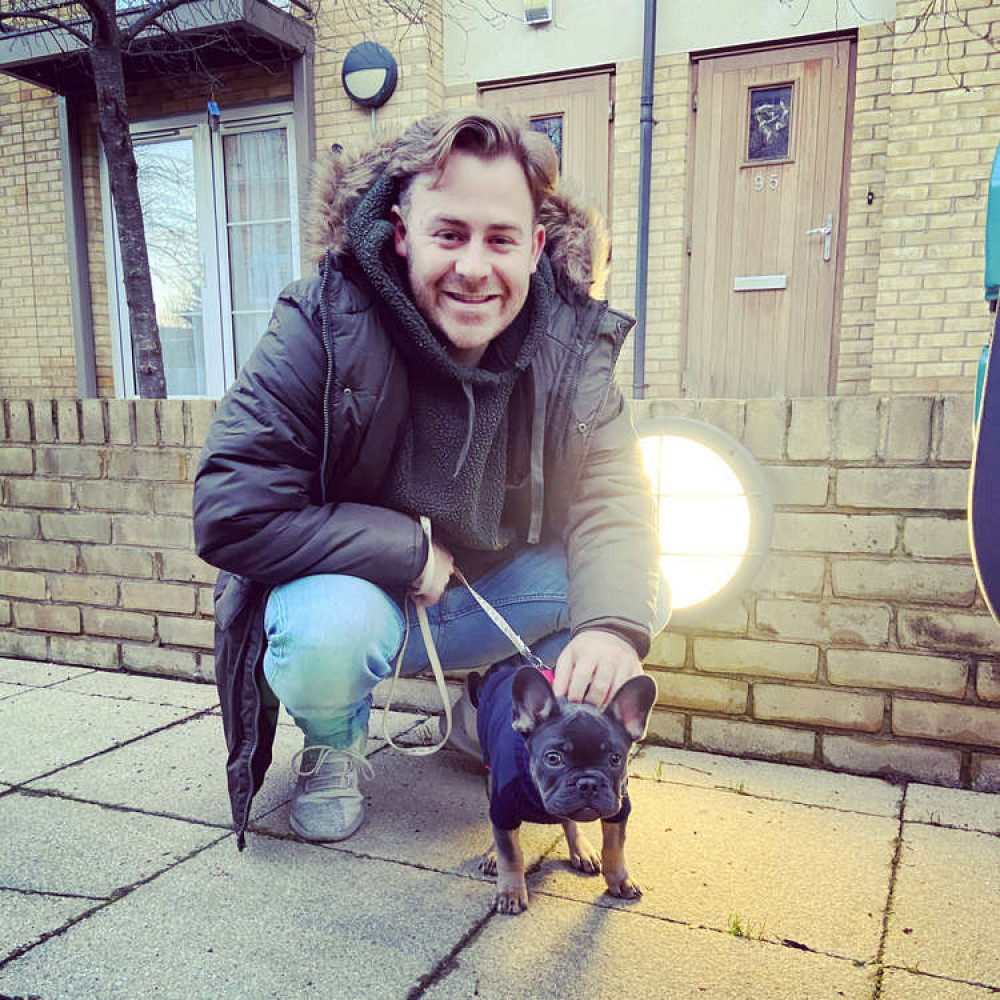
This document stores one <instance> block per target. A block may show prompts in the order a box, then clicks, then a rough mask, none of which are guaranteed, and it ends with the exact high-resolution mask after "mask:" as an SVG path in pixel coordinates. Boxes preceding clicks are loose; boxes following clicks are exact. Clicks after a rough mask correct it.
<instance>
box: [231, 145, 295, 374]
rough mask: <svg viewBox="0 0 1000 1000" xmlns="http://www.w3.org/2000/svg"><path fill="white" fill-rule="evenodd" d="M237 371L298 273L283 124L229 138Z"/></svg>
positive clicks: (233, 318)
mask: <svg viewBox="0 0 1000 1000" xmlns="http://www.w3.org/2000/svg"><path fill="white" fill-rule="evenodd" d="M223 160H224V169H225V184H226V208H227V214H228V233H229V271H230V283H231V288H232V320H233V339H234V345H233V346H234V351H235V357H236V367H237V370H238V369H239V368H240V367H242V365H243V363H244V362H245V361H246V360H247V358H248V357H249V356H250V353H251V351H252V350H253V348H254V346H255V345H256V343H257V340H258V339H259V338H260V335H261V334H262V333H263V332H264V330H265V328H266V326H267V321H268V318H269V317H270V314H271V308H272V307H273V305H274V300H275V299H276V298H277V296H278V293H279V292H280V291H281V289H282V288H284V286H285V285H287V284H288V282H289V281H291V280H292V278H293V277H294V274H295V270H294V259H293V258H294V255H293V252H292V217H291V196H290V188H289V166H288V139H287V132H286V131H285V129H283V128H276V129H266V130H264V131H259V132H242V133H234V134H231V135H226V136H224V137H223Z"/></svg>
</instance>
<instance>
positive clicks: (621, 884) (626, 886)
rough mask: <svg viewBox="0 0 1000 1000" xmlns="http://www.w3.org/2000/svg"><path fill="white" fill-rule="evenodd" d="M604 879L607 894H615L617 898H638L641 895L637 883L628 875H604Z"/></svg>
mask: <svg viewBox="0 0 1000 1000" xmlns="http://www.w3.org/2000/svg"><path fill="white" fill-rule="evenodd" d="M605 881H606V882H607V885H608V890H607V891H608V895H609V896H615V897H617V898H618V899H640V898H641V897H642V889H640V888H639V883H638V882H633V881H632V879H630V878H629V877H628V875H623V876H621V877H620V878H613V877H611V876H609V875H605Z"/></svg>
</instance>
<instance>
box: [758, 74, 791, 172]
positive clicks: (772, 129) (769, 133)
mask: <svg viewBox="0 0 1000 1000" xmlns="http://www.w3.org/2000/svg"><path fill="white" fill-rule="evenodd" d="M791 124H792V87H791V84H788V85H786V86H783V87H766V88H760V89H756V88H755V89H752V90H751V91H750V128H749V136H750V138H749V140H748V141H747V160H748V161H749V162H751V163H754V162H756V161H758V160H784V159H787V157H788V155H789V145H788V140H789V136H790V135H791Z"/></svg>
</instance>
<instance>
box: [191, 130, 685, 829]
mask: <svg viewBox="0 0 1000 1000" xmlns="http://www.w3.org/2000/svg"><path fill="white" fill-rule="evenodd" d="M556 181H557V163H556V156H555V152H554V150H553V148H552V146H551V144H550V143H549V141H548V139H546V138H544V137H542V136H540V135H538V134H537V133H535V132H533V131H532V130H531V129H530V128H529V127H528V125H527V123H524V122H519V121H517V120H514V119H512V118H509V117H507V116H505V115H497V114H494V113H491V112H485V111H474V112H454V113H441V114H436V115H432V116H430V117H428V118H425V119H422V120H421V121H418V122H417V123H416V124H414V125H413V126H411V128H410V129H408V130H407V132H406V133H405V134H404V135H403V136H402V137H401V138H400V139H398V140H396V141H394V142H389V143H385V144H383V145H382V146H380V147H377V148H376V149H374V150H372V151H371V152H369V153H368V154H366V155H364V156H362V157H361V158H359V159H358V160H356V161H354V162H352V163H345V162H344V161H343V160H340V159H335V160H334V161H333V162H332V163H331V166H330V169H329V171H328V173H327V174H326V176H324V177H322V178H320V179H319V182H318V184H317V199H316V201H317V204H316V205H315V206H314V216H315V220H314V221H315V224H316V228H317V233H316V238H315V242H316V243H317V246H318V247H319V248H321V251H322V262H321V265H320V275H319V277H315V278H310V279H305V280H302V281H299V282H295V283H293V284H292V285H290V286H289V287H288V288H287V289H285V291H284V292H283V293H282V294H281V296H280V297H279V300H278V303H277V305H276V307H275V310H274V314H273V316H272V319H271V323H270V325H269V327H268V330H267V332H266V334H265V335H264V336H263V338H262V339H261V341H260V344H259V345H258V347H257V349H256V351H255V352H254V354H253V356H252V357H251V358H250V360H249V361H248V363H247V365H246V366H245V368H244V370H243V371H242V373H241V374H240V376H239V378H238V379H237V381H236V382H235V383H234V385H233V386H232V388H231V389H230V391H229V392H228V394H227V395H226V397H225V398H224V399H223V400H222V402H221V403H220V405H219V408H218V411H217V413H216V416H215V419H214V421H213V423H212V426H211V428H210V430H209V434H208V438H207V440H206V443H205V449H204V453H203V456H202V461H201V466H200V468H199V471H198V476H197V480H196V483H195V499H194V516H195V535H196V540H197V546H198V552H199V554H200V555H201V556H202V557H203V558H204V559H206V560H207V561H209V562H210V563H212V564H214V565H216V566H218V567H219V568H220V569H222V570H223V571H224V572H223V573H221V574H220V577H219V582H218V585H217V588H216V608H215V616H216V674H217V680H218V684H219V690H220V695H221V701H222V709H223V717H224V722H225V726H226V736H227V742H228V745H229V750H230V753H229V767H228V776H229V786H230V795H231V798H232V805H233V816H234V819H235V822H236V826H237V830H238V832H239V843H240V846H241V847H242V846H243V839H244V831H245V828H246V824H247V820H248V817H249V809H250V802H251V799H252V797H253V795H254V793H255V792H256V790H257V789H258V788H259V787H260V783H261V781H262V780H263V776H264V772H265V770H266V768H267V766H268V764H269V762H270V756H271V744H272V741H273V734H274V725H275V717H276V712H277V704H276V701H275V699H277V701H280V702H281V703H282V704H284V706H285V707H286V709H287V710H288V711H289V713H290V714H291V715H292V717H293V718H294V719H295V721H296V723H297V724H298V726H299V727H300V728H301V729H302V731H303V734H304V737H305V744H304V749H303V752H302V754H301V756H300V757H298V758H297V759H298V761H299V764H298V769H299V779H298V781H297V784H296V788H295V792H294V794H293V799H292V807H291V817H290V822H291V825H292V828H293V829H294V830H295V831H296V832H297V833H298V834H299V835H300V836H301V837H303V838H305V839H307V840H313V841H332V840H342V839H344V838H346V837H348V836H350V835H351V834H352V833H353V832H354V831H355V830H356V829H357V828H358V826H359V825H360V824H361V822H362V820H363V816H364V799H363V796H362V795H361V792H360V790H359V787H358V772H359V770H361V771H364V770H365V769H366V767H367V765H366V764H365V761H364V756H363V755H364V749H365V745H366V741H367V731H368V715H369V710H370V705H371V691H372V688H373V687H374V686H375V684H377V683H378V681H380V680H382V679H383V678H385V677H386V676H388V675H389V673H390V672H391V670H392V666H393V662H394V660H395V659H396V657H397V656H398V655H399V653H400V649H401V648H402V647H403V645H404V636H405V635H406V633H407V632H408V628H409V625H410V624H411V623H412V622H413V616H414V607H413V605H414V604H421V605H423V606H424V607H425V608H427V609H428V611H429V616H430V621H431V627H432V631H433V632H434V635H435V639H436V644H437V647H438V652H439V654H440V657H441V660H442V662H443V663H444V664H445V666H446V668H448V669H473V668H477V667H485V666H488V665H489V664H491V663H494V662H497V661H500V660H503V659H506V658H509V657H511V656H512V654H513V652H514V651H513V650H512V649H511V647H510V643H509V642H508V640H507V639H505V638H504V636H503V635H502V633H501V632H500V631H499V630H498V629H497V628H496V626H495V625H494V624H493V623H492V622H491V621H490V620H489V619H488V618H487V617H486V615H485V614H484V613H483V612H482V611H481V610H480V609H479V607H478V605H476V604H475V603H474V600H473V598H472V597H471V595H470V594H469V593H468V591H467V590H466V589H465V588H464V587H460V586H455V585H452V586H449V581H450V580H451V577H452V571H453V568H454V567H456V566H457V567H459V568H461V569H462V570H463V572H464V573H465V574H466V576H467V577H468V578H469V579H470V580H471V581H473V582H474V583H475V586H476V589H477V590H478V591H479V592H480V593H481V594H482V595H483V596H484V597H485V598H486V599H487V600H488V601H490V602H491V603H492V604H493V605H494V606H495V607H497V608H498V610H499V611H500V612H501V613H502V614H503V615H504V617H505V618H506V619H507V620H508V621H509V622H510V624H511V625H512V627H513V628H514V630H515V631H516V632H518V633H519V634H520V635H521V636H522V638H523V639H524V640H525V641H526V642H527V643H528V644H529V645H531V646H532V647H533V649H534V651H535V652H536V653H538V655H540V656H541V657H542V658H543V659H545V660H546V662H549V663H553V662H554V663H555V680H554V687H555V690H556V693H557V694H564V695H567V696H568V697H569V698H570V699H572V700H577V701H582V700H584V699H586V700H587V701H590V702H592V703H594V704H596V705H602V704H604V703H606V702H607V700H608V699H609V698H610V696H611V695H612V694H613V692H614V691H615V690H616V689H617V687H618V686H619V685H620V684H622V683H623V682H624V681H625V680H627V679H628V678H629V677H631V676H633V675H635V674H637V673H639V672H640V671H641V669H642V667H641V658H642V657H643V656H645V654H646V653H647V652H648V649H649V644H650V641H651V637H652V636H653V635H654V634H655V632H656V631H658V630H659V629H660V628H661V627H662V626H663V625H665V624H666V618H667V616H668V614H669V611H668V610H667V603H668V602H667V597H666V595H665V593H662V592H661V594H660V596H659V600H658V595H657V591H658V585H659V572H658V568H657V563H658V558H657V557H658V542H657V538H656V533H655V531H654V528H653V520H652V502H651V497H650V491H649V484H648V481H647V480H646V478H645V476H644V475H643V473H642V470H641V464H640V458H639V450H638V443H637V439H636V436H635V432H634V430H633V428H632V424H631V421H630V418H629V416H628V412H627V410H626V407H625V403H624V400H623V399H622V397H621V395H620V393H619V391H618V389H617V388H616V387H615V386H614V384H613V383H612V381H611V374H612V370H613V367H614V362H615V360H616V358H617V355H618V352H619V350H620V348H621V344H622V341H623V340H624V337H625V334H626V333H627V332H628V329H629V328H630V326H631V321H630V320H628V319H627V318H626V317H623V316H621V315H620V314H617V313H614V312H613V311H611V310H610V309H608V307H607V304H606V303H604V302H601V301H598V300H596V299H594V298H591V297H590V295H589V293H590V291H591V286H592V285H593V284H594V282H595V279H596V277H597V272H598V270H599V268H600V266H601V265H602V264H603V259H604V257H605V256H606V255H605V254H604V253H603V247H602V243H601V240H600V238H599V233H598V231H597V229H596V228H595V227H594V225H593V224H592V223H591V222H590V220H589V217H588V216H587V214H586V213H584V212H582V211H581V210H580V209H578V208H576V207H575V206H574V205H573V204H572V203H571V202H569V201H568V200H566V199H565V198H563V197H562V196H561V195H559V194H557V192H556ZM421 516H426V517H428V518H429V519H430V523H431V525H432V532H431V536H430V537H427V536H425V534H424V531H423V530H422V528H421V525H420V522H419V518H420V517H421ZM427 665H428V656H427V653H426V651H425V650H424V648H423V643H422V642H421V641H420V640H418V639H416V638H411V639H410V640H409V641H408V642H407V643H406V648H405V653H404V655H403V660H402V670H403V673H404V674H409V675H412V674H415V673H419V672H420V671H421V670H423V669H425V668H426V667H427Z"/></svg>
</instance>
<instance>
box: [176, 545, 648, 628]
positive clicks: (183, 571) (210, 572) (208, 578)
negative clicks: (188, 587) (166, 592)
mask: <svg viewBox="0 0 1000 1000" xmlns="http://www.w3.org/2000/svg"><path fill="white" fill-rule="evenodd" d="M218 573H219V571H218V570H217V569H216V568H215V567H214V566H209V564H208V563H207V562H205V561H204V560H203V559H199V558H198V557H197V556H196V555H194V553H191V552H180V551H178V550H176V549H165V550H164V552H163V553H162V558H161V569H160V578H161V579H163V580H176V581H183V582H185V583H208V584H214V583H215V579H216V577H217V576H218ZM658 638H659V637H658ZM655 642H656V640H654V645H655Z"/></svg>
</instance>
